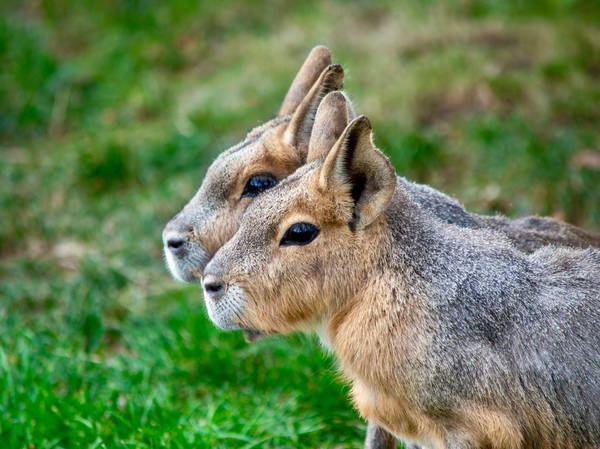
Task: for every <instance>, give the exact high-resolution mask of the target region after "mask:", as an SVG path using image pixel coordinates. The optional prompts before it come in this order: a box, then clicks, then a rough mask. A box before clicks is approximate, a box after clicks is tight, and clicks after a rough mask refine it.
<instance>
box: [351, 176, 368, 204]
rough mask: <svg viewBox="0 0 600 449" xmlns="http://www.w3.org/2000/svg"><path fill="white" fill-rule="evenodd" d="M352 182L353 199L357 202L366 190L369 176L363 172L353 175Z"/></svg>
mask: <svg viewBox="0 0 600 449" xmlns="http://www.w3.org/2000/svg"><path fill="white" fill-rule="evenodd" d="M350 182H351V183H352V192H351V195H352V201H354V204H356V203H357V202H358V200H359V198H360V197H362V195H363V193H364V191H365V187H366V185H367V177H366V176H365V174H363V173H359V174H356V175H351V176H350Z"/></svg>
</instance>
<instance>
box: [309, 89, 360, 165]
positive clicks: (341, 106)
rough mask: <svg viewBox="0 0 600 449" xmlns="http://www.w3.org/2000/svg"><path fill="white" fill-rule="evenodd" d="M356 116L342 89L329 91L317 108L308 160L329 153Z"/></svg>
mask: <svg viewBox="0 0 600 449" xmlns="http://www.w3.org/2000/svg"><path fill="white" fill-rule="evenodd" d="M354 117H355V114H354V109H353V108H352V103H351V102H350V100H349V99H348V97H347V96H346V95H345V94H343V93H342V92H340V91H333V92H330V93H328V94H327V95H326V96H325V98H323V100H322V101H321V104H319V108H318V109H317V114H316V116H315V121H314V124H313V127H312V132H311V134H310V142H309V144H308V155H307V156H306V161H307V162H309V161H312V160H315V159H317V158H319V157H321V156H325V155H326V154H327V153H329V150H331V148H332V147H333V145H334V144H335V142H336V141H337V140H338V138H339V137H340V136H341V135H342V133H343V132H344V129H345V128H346V126H347V125H348V123H349V122H350V120H353V119H354Z"/></svg>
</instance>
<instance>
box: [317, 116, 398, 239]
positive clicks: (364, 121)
mask: <svg viewBox="0 0 600 449" xmlns="http://www.w3.org/2000/svg"><path fill="white" fill-rule="evenodd" d="M318 182H319V187H320V188H321V189H322V190H323V191H334V192H336V191H337V192H340V191H341V192H342V193H341V195H343V198H341V199H342V201H343V202H344V203H346V202H349V203H350V204H352V207H353V210H352V220H351V221H350V223H349V225H350V227H351V229H353V230H354V229H357V228H358V229H362V228H366V227H367V226H369V225H370V224H371V223H373V221H374V220H375V219H376V218H377V217H378V216H379V215H380V214H381V213H382V212H383V211H384V210H385V209H386V208H387V206H388V204H389V202H390V201H391V199H392V196H393V195H394V191H395V189H396V172H395V171H394V168H393V167H392V164H391V163H390V161H389V160H388V158H387V157H386V156H385V155H384V154H383V153H382V152H381V151H379V150H378V149H377V148H375V146H374V145H373V139H372V132H371V122H369V119H368V118H367V117H365V116H364V115H361V116H359V117H357V118H355V119H354V120H352V122H350V124H349V125H348V126H347V127H346V129H345V130H344V132H343V133H342V135H341V136H340V138H339V139H338V140H337V142H336V143H335V145H334V147H333V148H332V149H331V151H330V152H329V154H328V155H327V157H326V158H325V161H324V162H323V165H322V166H321V169H320V172H319V181H318Z"/></svg>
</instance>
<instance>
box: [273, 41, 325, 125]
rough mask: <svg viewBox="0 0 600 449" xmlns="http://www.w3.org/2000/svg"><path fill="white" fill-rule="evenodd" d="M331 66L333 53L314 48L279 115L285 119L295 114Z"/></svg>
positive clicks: (323, 48)
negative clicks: (320, 77) (323, 72)
mask: <svg viewBox="0 0 600 449" xmlns="http://www.w3.org/2000/svg"><path fill="white" fill-rule="evenodd" d="M330 64H331V53H330V52H329V49H328V48H327V47H325V46H323V45H317V46H316V47H314V48H313V49H312V50H311V51H310V53H309V54H308V56H307V57H306V60H305V61H304V64H302V67H300V70H299V71H298V73H297V74H296V77H295V78H294V81H292V84H291V86H290V88H289V89H288V91H287V94H286V95H285V98H284V100H283V103H282V104H281V107H280V108H279V113H278V114H277V115H278V116H279V117H283V116H285V115H289V114H291V113H293V112H294V111H295V110H296V108H297V107H298V105H300V103H301V102H302V100H303V99H304V97H305V96H306V94H307V93H308V91H309V90H310V89H311V87H312V86H313V84H314V83H315V81H316V79H317V78H318V77H319V75H320V74H321V72H322V71H323V69H325V67H327V66H328V65H330Z"/></svg>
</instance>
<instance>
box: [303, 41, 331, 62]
mask: <svg viewBox="0 0 600 449" xmlns="http://www.w3.org/2000/svg"><path fill="white" fill-rule="evenodd" d="M307 59H313V60H314V59H321V60H325V61H326V62H327V63H329V64H331V52H330V51H329V49H328V48H327V47H325V46H324V45H317V46H316V47H313V49H312V50H311V51H310V53H309V54H308V58H307Z"/></svg>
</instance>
